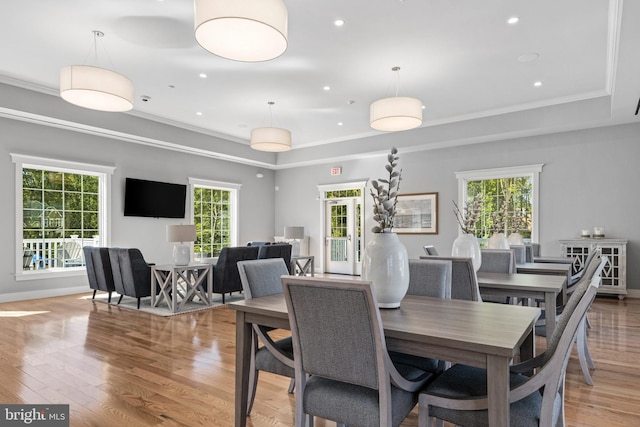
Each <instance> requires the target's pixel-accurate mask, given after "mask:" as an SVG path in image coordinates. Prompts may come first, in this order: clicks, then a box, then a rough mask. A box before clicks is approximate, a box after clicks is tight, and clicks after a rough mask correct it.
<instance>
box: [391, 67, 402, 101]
mask: <svg viewBox="0 0 640 427" xmlns="http://www.w3.org/2000/svg"><path fill="white" fill-rule="evenodd" d="M391 71H395V72H396V96H398V94H399V93H400V67H393V68H392V69H391Z"/></svg>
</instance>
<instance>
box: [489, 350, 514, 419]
mask: <svg viewBox="0 0 640 427" xmlns="http://www.w3.org/2000/svg"><path fill="white" fill-rule="evenodd" d="M487 388H488V390H487V398H488V404H489V425H490V426H492V427H508V426H509V359H508V358H506V357H500V356H487Z"/></svg>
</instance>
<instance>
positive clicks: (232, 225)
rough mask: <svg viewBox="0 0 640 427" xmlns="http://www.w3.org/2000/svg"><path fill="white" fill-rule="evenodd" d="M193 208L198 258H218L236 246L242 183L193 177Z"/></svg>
mask: <svg viewBox="0 0 640 427" xmlns="http://www.w3.org/2000/svg"><path fill="white" fill-rule="evenodd" d="M189 183H190V185H191V198H192V203H191V211H192V218H193V223H194V224H195V226H196V241H195V243H194V253H195V257H196V258H209V257H215V256H218V255H219V254H220V251H221V250H222V248H226V247H229V246H235V245H237V241H238V225H237V224H238V218H237V212H238V191H239V190H240V185H237V184H228V183H221V182H215V181H205V180H199V179H194V178H191V179H189Z"/></svg>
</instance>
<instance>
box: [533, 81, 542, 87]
mask: <svg viewBox="0 0 640 427" xmlns="http://www.w3.org/2000/svg"><path fill="white" fill-rule="evenodd" d="M533 85H534V86H535V87H540V86H542V82H541V81H539V80H538V81H537V82H534V83H533Z"/></svg>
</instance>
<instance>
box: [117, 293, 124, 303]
mask: <svg viewBox="0 0 640 427" xmlns="http://www.w3.org/2000/svg"><path fill="white" fill-rule="evenodd" d="M123 296H124V295H120V298H118V304H120V301H122V297H123Z"/></svg>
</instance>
